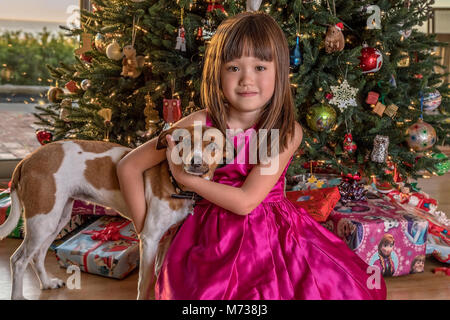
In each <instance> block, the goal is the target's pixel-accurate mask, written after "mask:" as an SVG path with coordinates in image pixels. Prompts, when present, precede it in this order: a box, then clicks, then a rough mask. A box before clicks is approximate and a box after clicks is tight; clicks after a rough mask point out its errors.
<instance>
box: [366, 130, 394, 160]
mask: <svg viewBox="0 0 450 320" xmlns="http://www.w3.org/2000/svg"><path fill="white" fill-rule="evenodd" d="M388 148H389V137H388V136H382V135H376V136H375V139H374V141H373V149H372V153H371V155H370V159H371V160H372V161H373V162H377V163H385V162H386V159H387V155H388Z"/></svg>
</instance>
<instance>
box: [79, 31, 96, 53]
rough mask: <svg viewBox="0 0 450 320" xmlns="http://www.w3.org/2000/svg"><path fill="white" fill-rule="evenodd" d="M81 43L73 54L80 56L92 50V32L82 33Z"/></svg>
mask: <svg viewBox="0 0 450 320" xmlns="http://www.w3.org/2000/svg"><path fill="white" fill-rule="evenodd" d="M81 44H82V45H81V48H79V49H77V50H75V54H76V55H77V56H81V55H82V54H85V53H86V52H88V51H91V50H92V34H90V33H83V34H82V35H81Z"/></svg>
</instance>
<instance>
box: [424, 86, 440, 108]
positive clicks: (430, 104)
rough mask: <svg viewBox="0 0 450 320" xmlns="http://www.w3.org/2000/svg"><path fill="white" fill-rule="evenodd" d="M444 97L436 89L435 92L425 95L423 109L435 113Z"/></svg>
mask: <svg viewBox="0 0 450 320" xmlns="http://www.w3.org/2000/svg"><path fill="white" fill-rule="evenodd" d="M441 102H442V96H441V93H440V92H439V91H438V90H437V89H436V90H434V92H428V93H425V94H424V96H423V109H424V110H425V111H433V110H434V109H436V108H438V107H439V106H440V105H441Z"/></svg>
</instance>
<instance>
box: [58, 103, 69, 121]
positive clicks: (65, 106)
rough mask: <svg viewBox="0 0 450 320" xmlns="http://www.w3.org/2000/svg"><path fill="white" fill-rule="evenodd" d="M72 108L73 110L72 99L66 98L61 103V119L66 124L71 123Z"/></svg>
mask: <svg viewBox="0 0 450 320" xmlns="http://www.w3.org/2000/svg"><path fill="white" fill-rule="evenodd" d="M70 108H72V99H69V98H66V99H63V101H61V104H60V109H59V119H61V120H62V121H64V122H70V120H69V115H70Z"/></svg>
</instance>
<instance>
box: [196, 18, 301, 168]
mask: <svg viewBox="0 0 450 320" xmlns="http://www.w3.org/2000/svg"><path fill="white" fill-rule="evenodd" d="M243 55H244V56H254V57H256V58H258V59H261V60H265V61H275V68H276V74H275V90H274V94H273V96H272V99H271V100H270V101H269V102H268V104H267V105H266V106H265V107H264V109H263V111H262V113H261V115H260V117H259V119H258V122H257V126H256V127H257V129H267V131H268V144H269V146H268V151H269V152H270V141H271V135H270V132H271V129H279V152H280V153H281V152H282V151H283V150H284V149H285V148H286V147H287V144H288V141H289V140H288V139H292V138H290V137H291V135H293V134H294V132H295V113H294V100H293V97H292V92H291V86H290V81H289V66H290V64H289V48H288V44H287V41H286V37H285V36H284V33H283V31H282V30H281V28H280V27H279V26H278V24H277V22H276V21H275V20H274V19H273V18H272V17H271V16H269V15H267V14H265V13H262V12H256V13H255V12H243V13H240V14H238V15H236V16H233V17H231V18H229V19H226V20H224V21H223V22H222V23H221V24H220V26H219V27H218V29H217V31H216V33H215V35H214V36H213V37H212V39H211V42H210V44H209V45H208V48H207V50H206V56H205V65H204V68H203V75H202V84H201V102H202V104H203V106H205V107H206V110H207V111H208V113H209V116H210V118H211V120H212V122H213V125H214V126H215V127H216V128H218V129H219V130H220V131H222V132H223V133H224V134H225V133H226V128H227V122H226V115H227V112H226V111H227V110H226V103H225V99H224V96H223V93H222V85H221V81H220V78H221V77H220V72H221V69H222V66H223V64H225V63H227V62H229V61H231V60H233V59H236V58H240V57H241V56H243ZM263 141H264V140H262V139H260V143H262V142H263ZM259 160H261V159H259Z"/></svg>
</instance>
